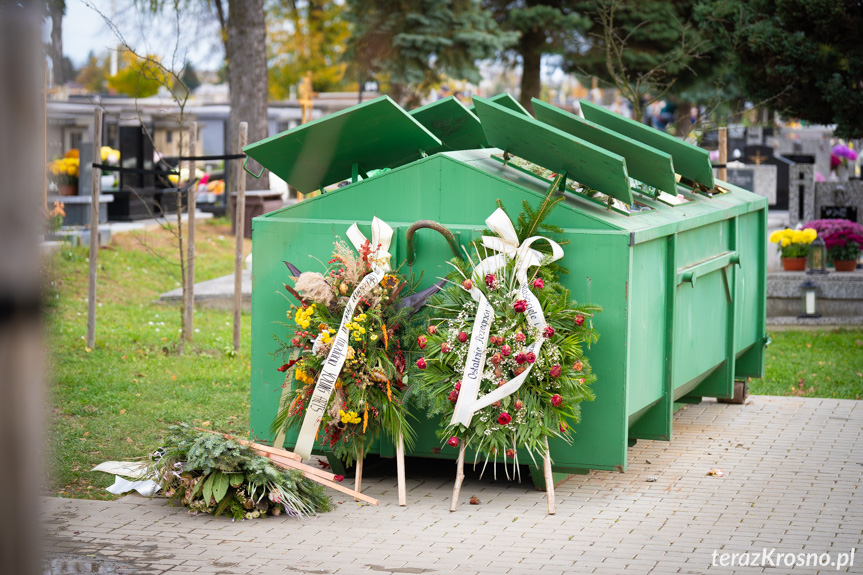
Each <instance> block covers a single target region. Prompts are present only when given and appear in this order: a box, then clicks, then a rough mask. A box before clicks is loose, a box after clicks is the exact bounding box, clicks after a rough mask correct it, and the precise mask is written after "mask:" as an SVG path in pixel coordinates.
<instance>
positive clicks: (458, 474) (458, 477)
mask: <svg viewBox="0 0 863 575" xmlns="http://www.w3.org/2000/svg"><path fill="white" fill-rule="evenodd" d="M464 450H465V444H464V442H463V441H462V444H461V447H459V448H458V463H457V465H456V471H455V485H453V488H452V503H450V506H449V510H450V511H455V510H456V508H457V507H458V494H459V493H460V492H461V484H462V482H463V481H464Z"/></svg>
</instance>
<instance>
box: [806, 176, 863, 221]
mask: <svg viewBox="0 0 863 575" xmlns="http://www.w3.org/2000/svg"><path fill="white" fill-rule="evenodd" d="M814 203H815V205H814V212H815V217H816V218H819V219H844V220H851V221H853V222H857V223H859V224H863V180H851V181H848V182H819V183H817V184H815V202H814Z"/></svg>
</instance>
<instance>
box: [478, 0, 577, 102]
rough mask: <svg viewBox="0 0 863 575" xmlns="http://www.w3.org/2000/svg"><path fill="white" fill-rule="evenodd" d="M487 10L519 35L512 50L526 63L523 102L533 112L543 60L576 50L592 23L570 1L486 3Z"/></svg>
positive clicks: (494, 0)
mask: <svg viewBox="0 0 863 575" xmlns="http://www.w3.org/2000/svg"><path fill="white" fill-rule="evenodd" d="M483 7H484V8H486V9H487V10H490V11H491V14H492V16H493V17H494V19H495V21H496V22H497V23H498V25H499V26H500V27H501V28H502V29H503V30H508V31H513V32H516V33H517V34H518V42H517V43H516V44H515V45H513V46H512V47H511V48H510V50H511V51H512V52H513V53H515V54H516V55H517V56H518V57H519V58H520V59H521V64H522V66H521V93H520V95H519V100H520V102H521V105H522V106H524V107H525V108H526V109H527V110H528V111H531V112H532V111H533V105H532V104H531V102H530V100H531V98H538V97H539V95H540V91H541V89H542V83H541V79H540V69H541V64H542V57H543V56H544V55H546V54H562V53H563V52H565V51H566V50H572V49H574V44H575V40H576V38H577V37H579V36H580V35H582V34H583V33H584V31H585V30H586V29H587V28H589V27H590V21H589V20H588V19H587V18H585V17H583V16H582V15H581V14H579V13H578V12H576V11H575V10H574V9H573V2H567V1H566V0H558V1H556V2H554V1H552V2H548V1H545V2H539V1H536V0H484V2H483Z"/></svg>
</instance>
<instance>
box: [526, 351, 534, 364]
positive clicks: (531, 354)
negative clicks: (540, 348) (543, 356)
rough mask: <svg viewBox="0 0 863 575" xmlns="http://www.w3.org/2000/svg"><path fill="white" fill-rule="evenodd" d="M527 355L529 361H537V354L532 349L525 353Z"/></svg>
mask: <svg viewBox="0 0 863 575" xmlns="http://www.w3.org/2000/svg"><path fill="white" fill-rule="evenodd" d="M525 356H526V357H527V362H528V363H533V362H535V361H536V354H535V353H533V352H532V351H529V352H527V353H526V354H525Z"/></svg>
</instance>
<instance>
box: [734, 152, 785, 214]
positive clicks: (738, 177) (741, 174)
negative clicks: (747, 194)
mask: <svg viewBox="0 0 863 575" xmlns="http://www.w3.org/2000/svg"><path fill="white" fill-rule="evenodd" d="M728 183H729V184H734V185H735V186H740V187H741V188H744V189H746V190H749V191H751V192H753V193H756V194H758V195H759V196H764V197H765V198H767V204H768V205H769V207H770V208H774V207H775V205H776V166H773V165H767V164H762V165H760V166H759V165H755V164H743V163H741V162H731V163H729V164H728Z"/></svg>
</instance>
